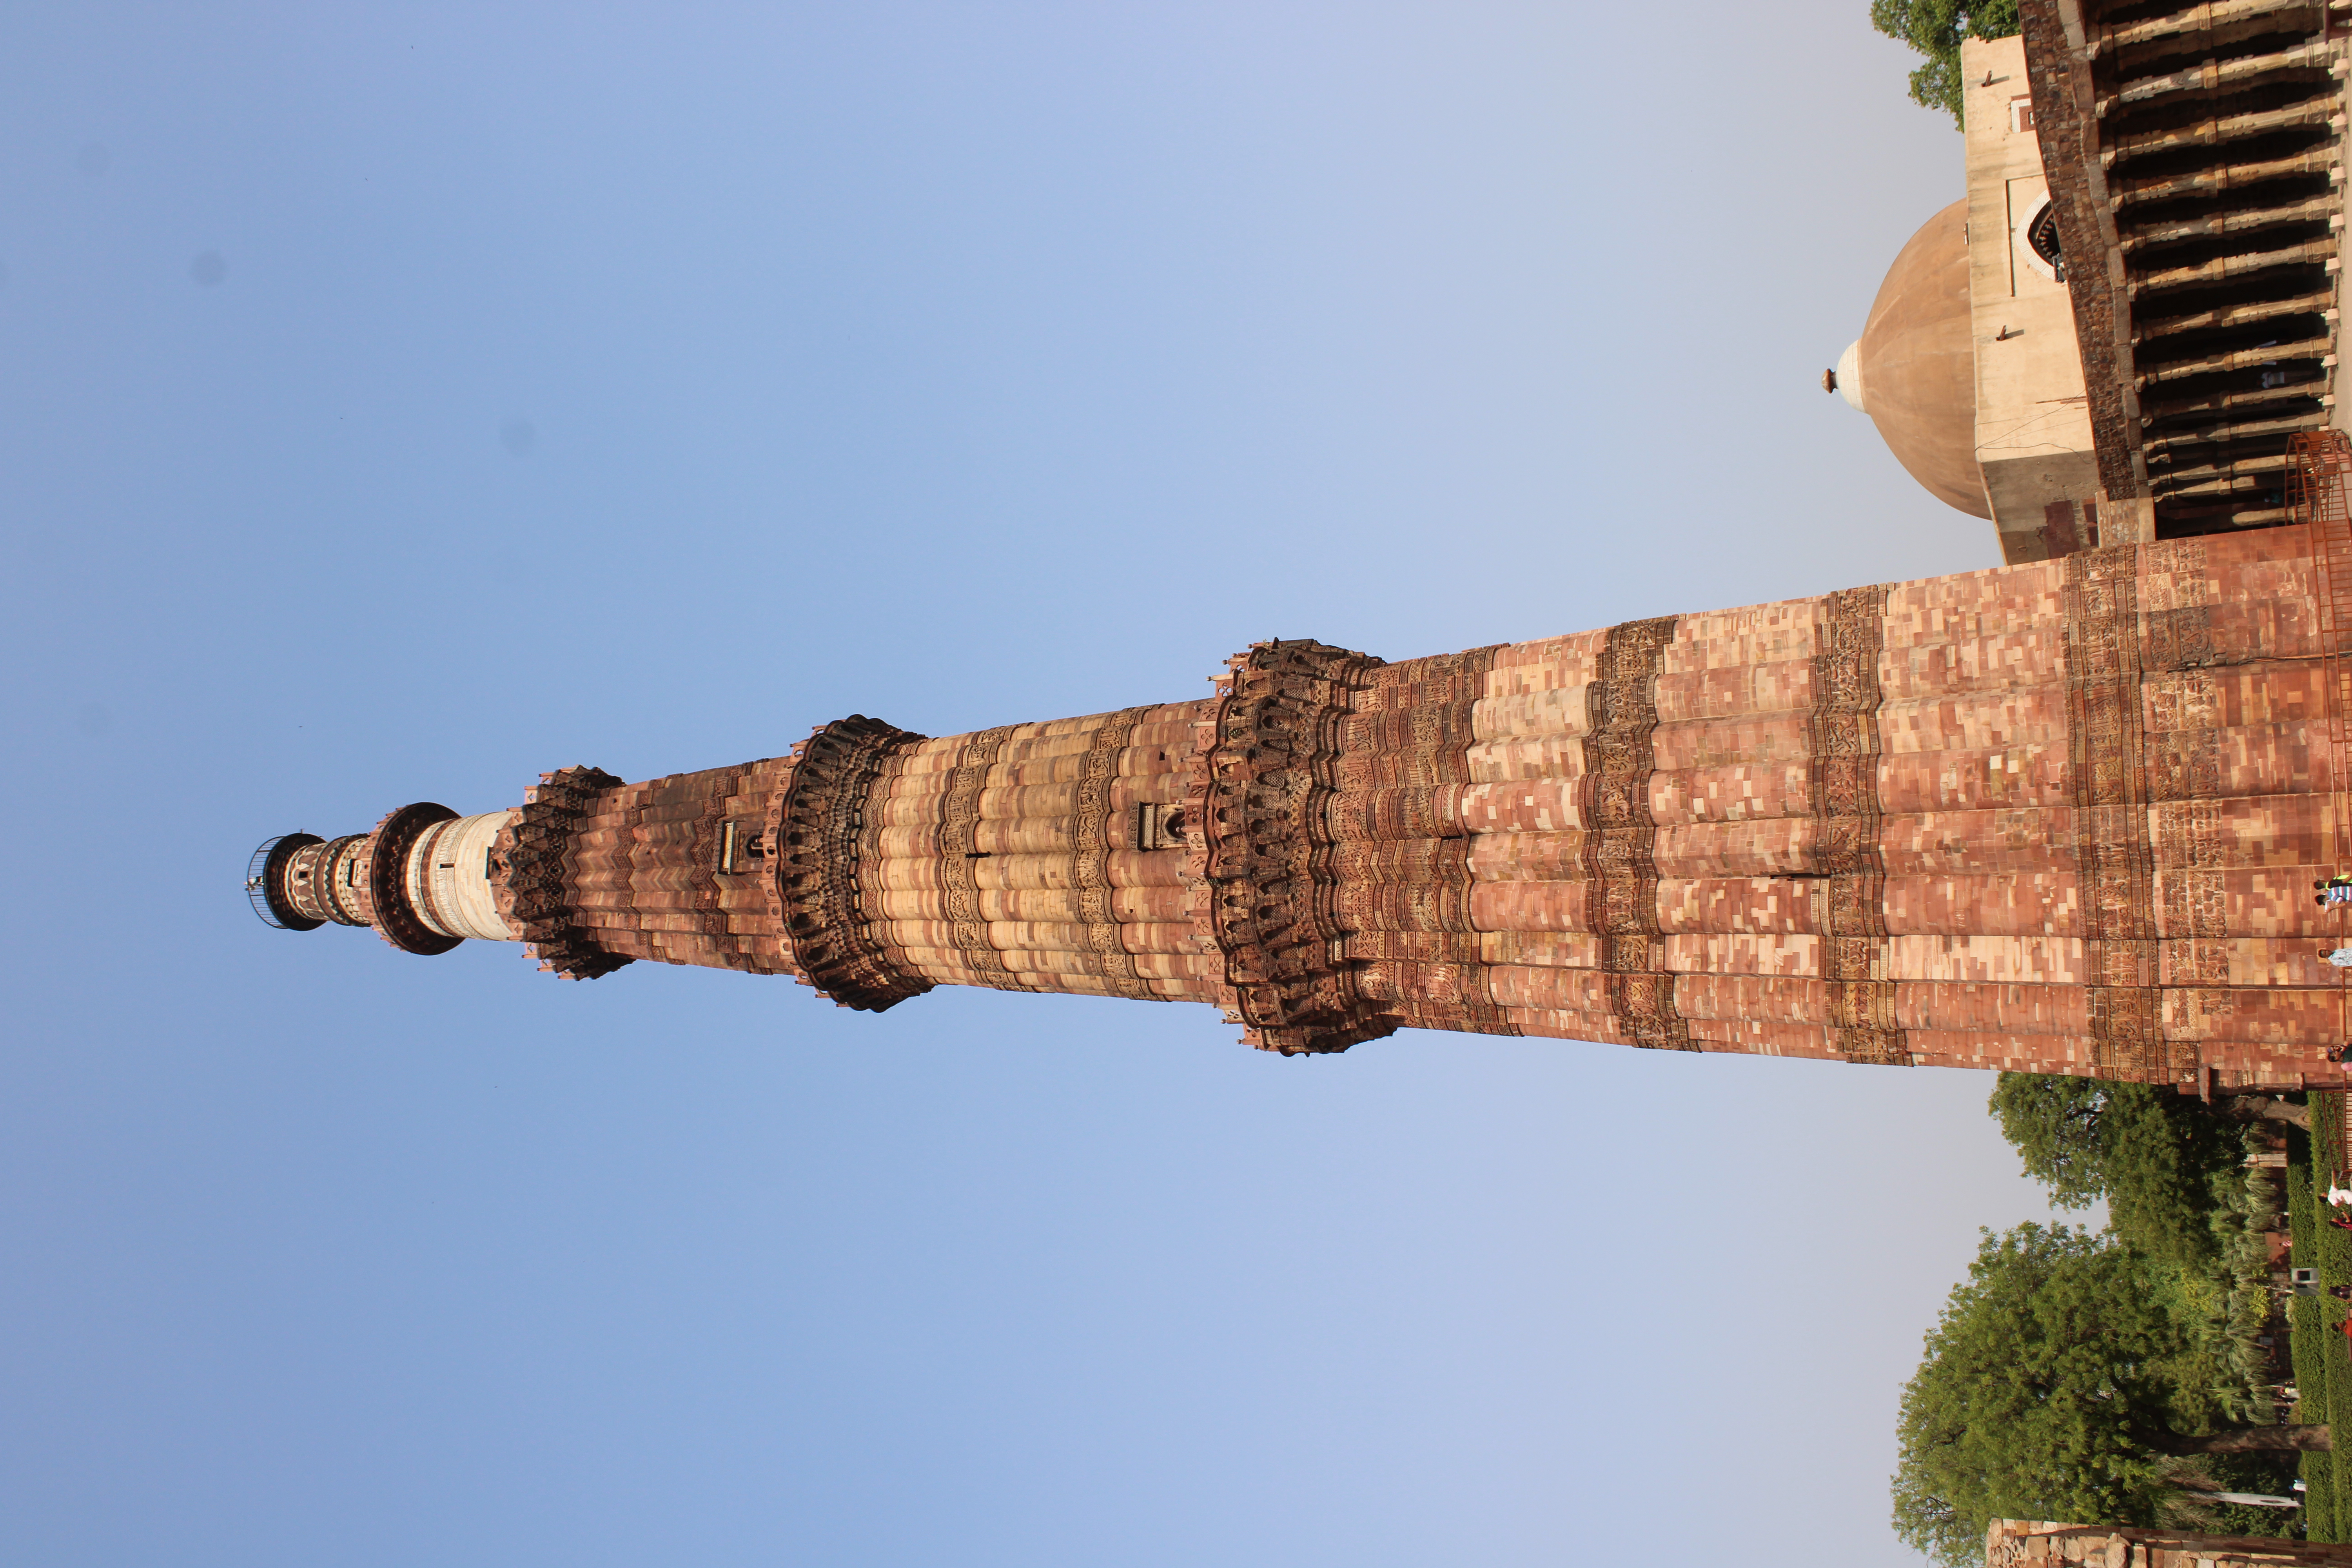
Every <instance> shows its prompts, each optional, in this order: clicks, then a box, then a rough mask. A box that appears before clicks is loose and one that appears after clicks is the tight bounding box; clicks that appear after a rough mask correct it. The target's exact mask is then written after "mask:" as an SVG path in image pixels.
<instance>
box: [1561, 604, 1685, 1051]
mask: <svg viewBox="0 0 2352 1568" xmlns="http://www.w3.org/2000/svg"><path fill="white" fill-rule="evenodd" d="M1677 624H1678V617H1675V616H1662V617H1660V618H1658V619H1655V620H1647V621H1626V622H1623V623H1622V624H1621V625H1618V626H1612V627H1610V628H1609V632H1608V640H1607V641H1606V642H1605V643H1604V644H1603V645H1602V647H1601V658H1600V668H1599V669H1598V670H1596V671H1595V673H1594V675H1593V679H1592V682H1591V685H1589V686H1587V687H1586V688H1585V721H1586V722H1585V732H1584V738H1583V742H1582V744H1583V751H1584V773H1583V777H1582V779H1581V781H1580V784H1579V785H1578V787H1579V790H1580V794H1581V795H1582V816H1583V821H1584V847H1583V852H1582V856H1583V861H1584V876H1585V917H1586V919H1587V921H1589V922H1590V929H1591V931H1594V932H1595V933H1596V934H1597V935H1599V936H1600V937H1601V961H1602V963H1603V964H1604V966H1605V967H1606V968H1607V970H1608V973H1609V1011H1610V1015H1611V1016H1612V1017H1613V1018H1614V1019H1615V1020H1616V1023H1617V1026H1618V1028H1619V1029H1620V1030H1622V1032H1623V1034H1624V1037H1625V1038H1626V1040H1627V1041H1628V1042H1629V1043H1631V1044H1633V1045H1636V1046H1640V1047H1644V1048H1645V1049H1652V1050H1675V1051H1694V1050H1696V1049H1698V1048H1699V1047H1698V1046H1697V1045H1696V1043H1695V1042H1694V1041H1693V1040H1692V1039H1691V1037H1690V1026H1689V1025H1688V1024H1687V1023H1685V1021H1684V1020H1683V1017H1682V1015H1681V1014H1680V1013H1678V1012H1676V1011H1675V977H1674V975H1673V974H1671V973H1668V972H1667V970H1666V962H1665V961H1666V953H1665V942H1664V939H1663V938H1662V937H1661V936H1660V934H1659V931H1658V867H1657V860H1656V858H1655V854H1654V850H1655V847H1656V844H1657V837H1658V831H1657V824H1656V820H1655V818H1654V817H1653V816H1651V813H1650V773H1651V771H1652V769H1653V767H1654V752H1653V748H1652V743H1651V741H1652V735H1653V733H1654V731H1656V729H1657V727H1658V689H1657V677H1658V665H1659V662H1660V661H1661V660H1662V659H1663V658H1664V656H1665V650H1666V647H1667V645H1668V644H1670V643H1672V642H1673V641H1674V638H1675V626H1676V625H1677Z"/></svg>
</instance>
